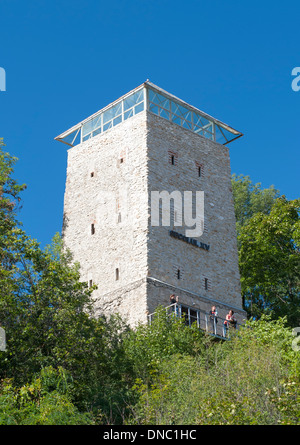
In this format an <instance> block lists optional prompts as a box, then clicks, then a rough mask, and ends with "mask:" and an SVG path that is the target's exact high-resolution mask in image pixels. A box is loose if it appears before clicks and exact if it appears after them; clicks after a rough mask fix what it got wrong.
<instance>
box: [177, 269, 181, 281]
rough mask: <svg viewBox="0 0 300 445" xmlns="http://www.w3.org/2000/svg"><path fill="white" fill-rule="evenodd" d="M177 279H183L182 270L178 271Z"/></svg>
mask: <svg viewBox="0 0 300 445" xmlns="http://www.w3.org/2000/svg"><path fill="white" fill-rule="evenodd" d="M177 279H178V280H180V279H181V272H180V269H177Z"/></svg>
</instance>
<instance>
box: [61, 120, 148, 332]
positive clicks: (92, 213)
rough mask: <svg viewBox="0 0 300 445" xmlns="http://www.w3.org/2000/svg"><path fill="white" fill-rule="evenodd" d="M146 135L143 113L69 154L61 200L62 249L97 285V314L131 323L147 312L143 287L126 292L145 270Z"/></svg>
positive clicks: (146, 208) (76, 147) (82, 275)
mask: <svg viewBox="0 0 300 445" xmlns="http://www.w3.org/2000/svg"><path fill="white" fill-rule="evenodd" d="M146 136H147V130H146V113H145V112H143V113H140V114H138V115H137V116H135V117H134V118H131V119H128V120H126V121H125V122H123V123H122V124H120V125H118V126H116V127H114V128H112V129H110V130H107V131H106V132H105V133H103V134H101V135H98V136H95V137H94V138H91V139H89V140H88V141H85V142H83V143H82V144H79V145H77V146H75V147H72V148H71V149H69V151H68V167H67V181H66V190H65V198H64V229H63V235H64V240H65V244H66V247H68V248H69V249H70V250H71V251H72V253H73V256H74V260H76V261H79V262H80V264H81V277H82V280H84V281H88V282H90V280H92V282H93V284H97V285H98V289H97V290H96V291H94V298H95V301H96V308H97V311H98V313H99V312H101V310H104V311H105V312H106V313H110V312H111V311H112V310H114V311H115V312H120V313H121V314H122V315H124V316H126V317H127V318H129V319H130V322H132V323H135V321H136V319H140V318H145V312H146V291H145V286H144V289H143V286H138V287H135V289H138V291H137V290H135V291H133V290H132V289H131V287H132V283H136V282H138V281H139V280H141V279H143V278H145V277H146V275H147V270H148V265H147V225H148V203H147V150H146ZM121 160H122V161H121ZM91 174H92V176H91ZM120 218H121V219H120ZM92 224H94V230H95V233H94V234H93V235H92V234H91V225H92ZM116 269H118V270H119V279H118V280H116ZM128 287H129V289H131V290H130V291H126V292H125V291H124V292H123V289H128ZM142 289H143V290H142ZM128 292H129V293H128ZM122 293H123V294H124V295H123V296H122ZM113 295H115V298H114V297H113ZM129 295H130V297H129ZM139 299H140V300H141V302H140V303H139V302H138V301H137V300H139ZM113 300H114V301H113ZM137 308H138V309H137ZM128 314H129V315H128ZM141 314H142V315H141Z"/></svg>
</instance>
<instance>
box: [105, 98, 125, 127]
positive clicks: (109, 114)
mask: <svg viewBox="0 0 300 445" xmlns="http://www.w3.org/2000/svg"><path fill="white" fill-rule="evenodd" d="M121 113H122V103H121V102H120V103H119V104H116V105H115V106H113V107H111V108H109V109H108V110H107V111H105V112H104V113H103V123H104V124H105V123H106V122H108V121H110V120H111V119H113V118H114V117H116V116H118V115H119V114H121Z"/></svg>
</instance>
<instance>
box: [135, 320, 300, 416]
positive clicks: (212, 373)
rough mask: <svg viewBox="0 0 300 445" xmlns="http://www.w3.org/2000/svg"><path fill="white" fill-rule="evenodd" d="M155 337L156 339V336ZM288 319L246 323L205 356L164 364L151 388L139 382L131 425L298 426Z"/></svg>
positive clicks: (297, 360) (298, 363) (297, 370)
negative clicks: (204, 357)
mask: <svg viewBox="0 0 300 445" xmlns="http://www.w3.org/2000/svg"><path fill="white" fill-rule="evenodd" d="M158 335H159V334H158ZM292 340H293V335H292V332H291V329H289V328H288V327H287V326H286V320H284V319H279V320H274V321H272V320H271V319H270V318H266V317H262V318H261V319H260V320H257V321H254V320H251V321H248V322H247V323H246V325H245V326H244V327H243V328H240V330H239V331H238V333H237V335H235V336H232V339H231V340H230V341H225V342H221V343H220V342H218V343H214V344H210V346H209V348H208V349H207V350H206V354H207V357H206V359H205V360H203V354H201V355H200V356H199V355H197V354H196V355H187V354H172V355H170V356H167V357H166V358H165V359H162V360H161V361H160V363H159V365H158V366H157V369H156V372H155V374H154V375H153V377H152V379H151V384H150V385H149V384H147V383H146V382H145V381H142V380H138V381H137V382H136V386H135V390H136V392H137V394H139V398H138V400H137V402H136V404H135V406H133V407H132V416H131V417H130V418H129V419H128V422H129V423H132V424H148V425H170V424H174V425H195V424H200V425H208V424H209V425H238V424H240V425H252V424H256V425H264V424H265V425H278V424H299V414H300V392H299V377H300V356H299V352H298V351H294V350H293V348H292Z"/></svg>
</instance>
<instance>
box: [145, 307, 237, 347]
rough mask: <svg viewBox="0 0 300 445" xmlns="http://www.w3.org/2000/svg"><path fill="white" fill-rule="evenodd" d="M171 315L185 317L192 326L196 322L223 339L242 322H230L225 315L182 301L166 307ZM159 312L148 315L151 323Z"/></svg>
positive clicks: (209, 332)
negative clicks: (211, 312) (215, 313)
mask: <svg viewBox="0 0 300 445" xmlns="http://www.w3.org/2000/svg"><path fill="white" fill-rule="evenodd" d="M165 310H166V312H167V313H168V314H170V315H175V316H177V317H179V318H184V320H185V324H186V325H187V326H191V325H192V324H194V323H196V324H197V327H198V328H199V329H201V330H202V331H205V332H206V333H207V334H210V335H213V336H215V337H219V338H222V339H229V338H230V332H231V331H232V330H233V329H238V328H239V326H240V324H239V323H238V322H235V323H230V322H229V321H228V320H226V319H225V318H223V317H220V316H219V315H217V316H212V315H210V314H209V313H208V312H206V311H203V310H202V309H199V308H195V307H191V306H187V305H185V304H181V303H174V304H171V305H169V306H166V308H165ZM156 313H157V312H153V313H152V314H149V315H148V321H149V323H150V324H151V322H152V320H153V318H154V317H155V315H156Z"/></svg>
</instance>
